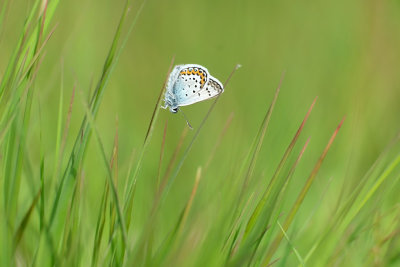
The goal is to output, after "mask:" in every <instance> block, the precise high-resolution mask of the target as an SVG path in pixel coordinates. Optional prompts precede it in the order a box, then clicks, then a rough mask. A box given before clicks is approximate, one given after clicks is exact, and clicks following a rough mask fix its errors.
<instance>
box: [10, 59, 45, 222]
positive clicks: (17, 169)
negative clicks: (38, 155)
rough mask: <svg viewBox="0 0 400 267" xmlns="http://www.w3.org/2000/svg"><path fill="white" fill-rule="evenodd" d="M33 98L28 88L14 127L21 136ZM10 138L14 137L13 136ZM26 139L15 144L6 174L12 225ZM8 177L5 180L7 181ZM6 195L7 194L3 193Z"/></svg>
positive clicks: (37, 66) (34, 74) (27, 126)
mask: <svg viewBox="0 0 400 267" xmlns="http://www.w3.org/2000/svg"><path fill="white" fill-rule="evenodd" d="M40 63H41V61H39V64H37V65H36V68H35V70H34V73H33V75H32V76H31V77H30V78H28V80H29V81H30V82H33V80H34V79H35V77H36V73H37V70H38V68H39V66H40ZM32 99H33V92H32V90H30V91H29V92H28V95H27V97H26V101H25V107H23V108H22V109H23V117H22V122H19V123H18V124H17V126H16V127H18V130H17V134H18V135H21V136H26V133H27V131H28V129H29V122H30V113H31V106H32V101H33V100H32ZM12 138H16V137H15V136H13V137H12ZM25 145H26V139H25V138H21V139H20V140H19V141H18V143H17V144H16V148H15V149H16V154H15V157H14V159H11V158H10V160H13V165H14V172H13V173H12V175H11V176H6V177H8V179H9V180H10V183H9V186H10V187H9V191H8V192H7V193H8V198H9V199H8V204H9V207H8V219H9V223H10V225H13V220H14V219H15V217H16V213H17V202H18V201H17V200H18V196H19V193H20V183H21V175H22V169H23V168H22V165H23V162H24V159H25V157H24V155H25V151H26V146H25ZM9 149H12V147H9ZM8 179H7V180H6V181H8ZM5 196H7V194H5Z"/></svg>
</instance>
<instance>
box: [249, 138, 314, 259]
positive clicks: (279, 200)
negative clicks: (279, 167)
mask: <svg viewBox="0 0 400 267" xmlns="http://www.w3.org/2000/svg"><path fill="white" fill-rule="evenodd" d="M309 142H310V138H308V139H307V141H306V142H305V144H304V146H303V148H302V149H301V151H300V153H299V155H298V156H297V158H296V160H295V162H294V163H293V165H292V167H291V168H290V170H289V173H288V174H287V176H286V179H285V180H283V185H282V183H279V184H278V186H277V187H278V188H279V190H277V192H276V193H275V194H274V197H272V198H271V200H270V201H271V202H273V203H276V204H275V205H274V206H277V205H279V207H277V208H275V209H277V211H276V212H275V213H276V215H275V216H274V218H273V219H272V222H271V224H272V225H270V224H269V221H270V219H271V216H272V212H271V216H268V219H267V221H266V223H265V224H264V227H266V228H265V229H268V231H264V233H263V234H262V237H261V238H259V239H258V241H257V242H256V246H255V248H254V250H253V254H252V257H251V259H250V263H252V262H253V261H254V257H255V256H256V253H257V252H258V251H262V249H261V248H260V245H261V242H262V241H263V239H266V241H267V242H268V241H269V239H267V238H265V236H266V235H269V236H270V235H271V234H272V233H273V232H274V229H275V225H276V223H277V222H278V219H279V218H280V217H281V215H282V206H283V199H284V195H285V193H286V190H287V187H288V185H289V183H290V181H291V180H292V177H293V175H294V172H295V170H296V168H297V165H298V164H299V162H300V160H301V158H302V157H303V154H304V152H305V151H306V149H307V147H308V144H309ZM270 227H271V228H272V229H269V228H270Z"/></svg>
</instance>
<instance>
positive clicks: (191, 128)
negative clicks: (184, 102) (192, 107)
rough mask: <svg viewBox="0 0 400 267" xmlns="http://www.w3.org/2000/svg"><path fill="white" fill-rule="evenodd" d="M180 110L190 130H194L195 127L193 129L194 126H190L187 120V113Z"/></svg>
mask: <svg viewBox="0 0 400 267" xmlns="http://www.w3.org/2000/svg"><path fill="white" fill-rule="evenodd" d="M178 110H179V111H180V112H181V113H182V115H183V117H184V118H185V120H186V123H187V125H188V126H189V128H190V130H193V127H192V125H190V123H189V120H188V119H187V117H186V115H185V113H183V111H182V110H181V109H180V108H178Z"/></svg>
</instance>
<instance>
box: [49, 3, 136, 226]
mask: <svg viewBox="0 0 400 267" xmlns="http://www.w3.org/2000/svg"><path fill="white" fill-rule="evenodd" d="M128 9H129V8H128V2H126V5H125V7H124V10H123V13H122V16H121V18H120V21H119V24H118V26H117V29H116V32H115V35H114V39H113V41H112V44H111V47H110V50H109V52H108V55H107V59H106V61H105V63H104V67H103V71H102V74H101V77H100V79H99V81H98V83H97V86H96V89H95V91H94V93H93V96H92V100H91V102H90V111H91V113H92V116H93V117H96V114H97V111H98V108H99V106H100V103H101V99H102V96H103V94H104V90H105V88H106V85H107V84H108V81H109V78H110V75H111V73H112V71H113V70H114V68H115V65H116V63H117V62H118V58H119V55H120V54H121V51H122V45H121V49H120V50H119V51H118V53H117V55H116V56H114V55H115V51H116V49H117V46H118V41H119V39H120V35H121V30H122V26H123V24H124V22H125V18H126V16H127V13H128ZM126 39H127V37H126ZM126 39H125V40H126ZM125 43H126V42H124V43H123V44H125ZM89 139H90V127H88V123H87V116H85V117H84V119H83V120H82V123H81V127H80V130H79V133H78V135H77V137H76V139H75V143H74V146H73V148H72V152H71V154H70V157H69V161H68V164H67V166H66V168H65V171H64V174H63V176H62V178H61V180H60V181H59V185H58V188H57V192H56V196H55V200H54V202H53V206H52V211H51V216H50V220H49V227H50V228H51V227H52V225H53V223H54V219H55V217H56V214H57V211H58V207H59V203H60V199H61V196H62V195H63V196H64V188H67V189H69V185H70V184H69V180H70V179H71V178H73V177H74V176H76V175H75V173H76V169H77V166H78V164H80V162H81V161H82V160H83V157H84V154H85V153H84V152H85V151H86V145H87V143H88V140H89ZM66 191H67V190H66ZM68 194H69V190H68ZM65 199H67V197H64V198H63V200H65Z"/></svg>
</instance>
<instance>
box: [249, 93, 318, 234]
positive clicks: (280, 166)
mask: <svg viewBox="0 0 400 267" xmlns="http://www.w3.org/2000/svg"><path fill="white" fill-rule="evenodd" d="M317 98H318V97H316V98H315V99H314V101H313V102H312V104H311V106H310V108H309V109H308V111H307V113H306V115H305V117H304V119H303V121H302V123H301V124H300V127H299V129H298V130H297V132H296V134H295V135H294V137H293V139H292V141H291V142H290V144H289V146H288V147H287V149H286V151H285V153H284V155H283V157H282V159H281V161H280V162H279V164H278V167H277V168H276V170H275V173H274V175H273V176H272V178H271V180H270V182H269V184H268V186H267V188H266V190H265V192H264V194H263V196H262V198H261V200H260V201H259V203H258V204H257V207H256V209H255V210H254V212H253V214H252V216H251V217H250V220H249V223H248V224H247V226H246V231H245V236H244V238H246V237H247V235H248V234H249V233H250V231H251V230H252V229H253V227H254V225H255V223H256V221H257V218H258V216H259V215H260V213H261V211H262V209H263V208H264V206H265V205H266V203H267V200H268V198H269V196H270V194H271V192H272V189H273V187H274V185H275V183H276V181H277V178H278V177H279V174H280V173H281V171H282V169H283V166H284V165H285V163H286V161H287V159H288V157H289V155H290V154H291V152H292V150H293V148H294V146H295V144H296V142H297V140H298V138H299V136H300V133H301V132H302V130H303V128H304V125H305V124H306V122H307V120H308V117H309V116H310V114H311V111H312V109H313V107H314V105H315V102H316V101H317ZM303 149H305V148H303ZM303 152H304V151H303ZM294 167H295V166H294ZM293 171H294V170H293Z"/></svg>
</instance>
